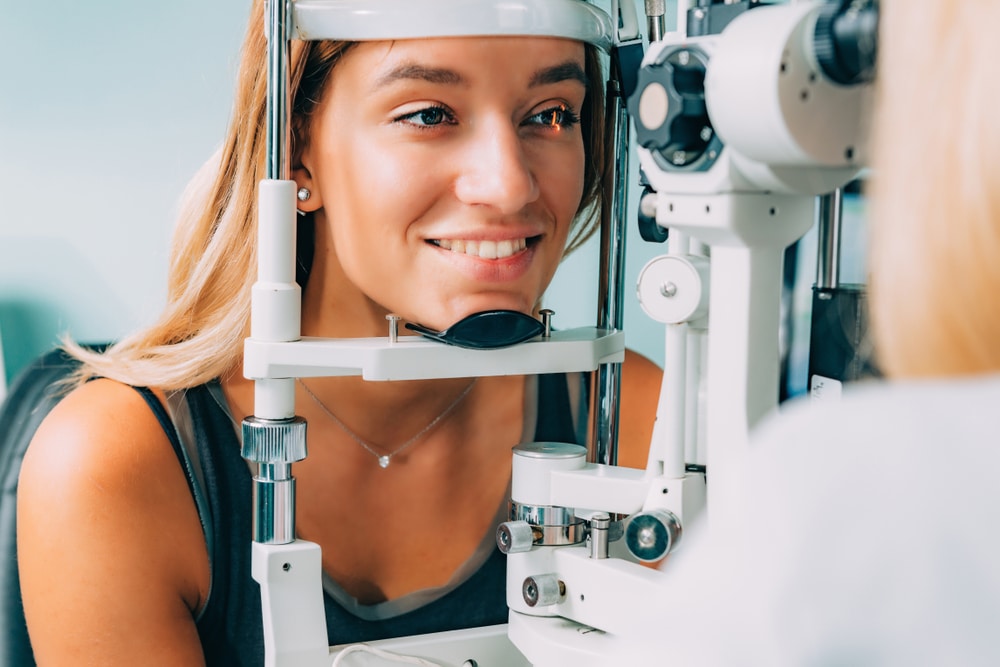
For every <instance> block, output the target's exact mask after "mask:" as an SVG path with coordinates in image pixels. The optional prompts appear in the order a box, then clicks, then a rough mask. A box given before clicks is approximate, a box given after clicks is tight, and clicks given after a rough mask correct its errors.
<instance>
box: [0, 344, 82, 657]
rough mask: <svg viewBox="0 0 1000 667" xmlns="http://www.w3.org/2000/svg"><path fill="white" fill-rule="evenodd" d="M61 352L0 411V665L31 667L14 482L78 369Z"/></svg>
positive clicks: (35, 370) (23, 376)
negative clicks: (20, 578) (65, 382)
mask: <svg viewBox="0 0 1000 667" xmlns="http://www.w3.org/2000/svg"><path fill="white" fill-rule="evenodd" d="M78 363H79V362H77V361H76V360H75V359H72V358H71V357H69V356H67V355H66V354H65V353H64V352H63V351H62V350H53V351H51V352H49V353H47V354H45V355H44V356H42V357H40V358H39V359H36V360H35V361H34V362H33V363H32V364H31V365H30V366H28V367H27V368H26V369H24V370H23V371H22V372H21V373H20V375H18V377H17V379H15V380H14V382H13V384H12V385H11V387H10V392H9V393H8V394H7V398H6V400H5V401H4V402H3V404H2V405H0V479H2V482H3V487H2V495H0V665H6V666H8V667H22V666H24V665H29V666H33V665H34V664H35V659H34V656H33V654H32V651H31V644H30V643H29V641H28V629H27V626H26V625H25V622H24V610H23V608H22V607H21V585H20V582H19V581H18V576H17V541H16V535H17V524H16V520H17V478H18V474H19V473H20V470H21V461H22V460H23V459H24V452H25V450H27V448H28V443H30V442H31V438H32V437H33V436H34V434H35V430H36V429H37V428H38V425H39V424H40V423H41V422H42V420H43V419H44V418H45V416H46V415H47V414H48V413H49V411H50V410H52V408H53V407H54V406H55V405H56V403H58V402H59V399H60V398H61V397H62V396H63V392H62V391H60V385H59V383H60V381H61V380H63V379H64V378H66V377H67V376H68V375H69V374H70V373H71V372H72V371H73V370H74V369H75V368H76V367H77V365H78Z"/></svg>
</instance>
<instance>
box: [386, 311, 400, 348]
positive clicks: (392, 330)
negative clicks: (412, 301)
mask: <svg viewBox="0 0 1000 667" xmlns="http://www.w3.org/2000/svg"><path fill="white" fill-rule="evenodd" d="M385 319H387V320H389V342H390V343H395V342H396V341H397V340H399V320H400V319H401V318H400V317H399V315H386V316H385Z"/></svg>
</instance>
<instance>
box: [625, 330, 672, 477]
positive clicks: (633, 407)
mask: <svg viewBox="0 0 1000 667" xmlns="http://www.w3.org/2000/svg"><path fill="white" fill-rule="evenodd" d="M662 381H663V370H662V369H661V368H660V367H659V366H657V365H656V364H655V363H653V362H652V361H651V360H650V359H648V358H647V357H644V356H643V355H641V354H639V353H638V352H635V351H633V350H626V351H625V363H624V364H622V388H621V405H620V408H619V415H620V419H619V428H618V441H619V446H618V463H619V464H620V465H623V466H629V467H631V468H645V467H646V458H647V456H648V453H649V441H650V438H651V437H652V435H653V421H654V420H655V419H656V404H657V401H658V400H659V397H660V385H661V383H662Z"/></svg>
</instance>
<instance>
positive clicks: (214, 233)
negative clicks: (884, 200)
mask: <svg viewBox="0 0 1000 667" xmlns="http://www.w3.org/2000/svg"><path fill="white" fill-rule="evenodd" d="M262 4H263V3H262V2H256V3H255V5H254V9H253V14H252V17H251V21H250V25H249V31H248V34H247V38H246V42H245V46H244V52H243V60H242V66H241V73H240V81H239V87H238V90H237V95H236V105H235V112H234V115H233V119H232V124H231V127H230V130H229V135H228V137H227V140H226V142H225V144H224V146H223V148H222V150H221V151H220V154H219V155H218V156H217V157H216V158H215V159H213V160H212V161H211V162H210V163H209V164H208V165H206V167H205V168H204V169H203V170H202V172H201V173H200V174H199V175H198V176H197V177H196V178H195V180H194V181H193V184H192V186H191V189H190V191H189V194H188V199H187V204H186V207H185V210H184V213H183V214H182V216H181V219H180V222H179V224H178V227H177V231H176V234H175V244H174V249H173V254H172V262H171V273H170V281H169V299H168V304H167V307H166V308H165V310H164V312H163V313H162V315H161V316H160V318H159V319H158V320H157V321H156V322H155V323H154V324H153V325H151V326H150V327H148V328H146V329H144V330H141V331H139V332H137V333H136V334H134V335H132V336H130V337H128V338H125V339H123V340H122V341H121V342H119V343H118V344H117V345H115V346H113V347H111V348H110V349H109V350H108V351H106V352H105V353H104V354H100V355H98V354H93V353H89V352H86V351H84V350H82V349H79V348H76V347H74V346H72V345H70V346H69V348H70V349H71V351H72V352H73V354H75V355H76V356H77V357H78V358H79V359H80V360H81V361H82V362H83V365H82V367H81V371H80V373H79V377H78V379H79V381H80V382H79V385H78V386H77V387H76V388H75V389H74V390H73V391H72V392H71V393H70V394H69V395H68V396H67V397H66V398H65V399H64V400H63V401H62V402H61V403H60V404H59V405H58V406H57V407H56V408H55V409H54V410H53V412H52V413H51V414H50V416H49V417H48V418H47V419H46V421H45V422H44V423H43V424H42V426H41V428H40V429H39V431H38V433H37V435H36V437H35V439H34V441H33V443H32V445H31V447H30V449H29V452H28V454H27V456H26V459H25V463H24V468H23V472H22V476H21V482H20V484H21V486H20V491H19V504H18V509H19V516H18V529H19V534H18V550H19V563H20V566H21V580H22V589H23V596H24V604H25V611H26V615H27V620H28V626H29V631H30V634H31V639H32V643H33V645H34V648H35V651H36V653H37V656H38V658H39V661H40V662H53V663H59V662H63V661H66V660H68V659H69V656H73V659H75V660H77V661H80V660H82V661H83V662H86V663H95V664H106V665H113V664H128V665H133V664H149V662H150V660H149V656H157V658H159V659H161V660H162V661H163V662H165V663H171V664H198V663H201V662H207V663H209V664H225V665H243V664H259V662H260V661H261V655H262V650H263V649H262V646H263V637H262V630H261V628H262V623H261V611H260V600H259V590H258V587H257V585H256V583H255V582H254V581H253V580H252V578H251V576H250V549H249V548H248V547H249V544H250V541H251V506H250V496H251V475H250V472H249V470H248V467H247V465H246V463H245V461H243V459H242V458H241V457H240V443H239V439H238V434H237V432H236V429H235V428H234V424H235V423H237V422H238V421H239V419H240V418H242V417H243V416H244V415H247V414H250V413H251V412H252V406H253V392H254V387H253V383H252V382H251V381H249V380H246V379H245V378H244V377H243V374H242V368H241V358H242V341H243V339H244V338H245V337H246V336H247V333H248V328H249V313H250V285H251V284H252V283H253V276H254V274H255V271H256V250H255V248H254V247H253V246H252V244H249V243H248V242H247V239H251V238H255V232H256V213H255V210H254V193H255V189H256V185H257V183H258V182H259V180H261V178H262V177H263V169H264V159H263V158H264V152H265V146H264V143H265V142H264V134H265V133H264V127H265V94H264V90H265V80H264V74H263V71H264V69H265V68H264V67H263V62H264V58H265V40H264V36H263V35H264V31H263V26H262V23H263V18H262V15H263V11H262ZM292 98H293V101H292V110H293V111H292V116H293V117H292V133H293V137H292V139H293V146H294V149H293V151H292V176H293V178H294V180H295V181H296V183H297V186H298V188H299V196H298V206H299V211H300V213H301V215H300V223H301V229H300V241H301V244H300V246H301V247H300V248H299V265H300V267H299V268H300V276H299V282H300V283H301V284H302V285H303V293H302V333H303V334H304V335H312V336H323V337H355V336H379V335H383V334H384V330H385V317H386V315H387V314H389V313H394V314H398V315H400V316H401V317H402V318H403V319H404V320H405V321H408V322H412V323H416V324H420V325H424V326H427V327H430V328H434V329H445V328H447V327H448V326H450V325H451V324H453V323H454V322H456V321H459V320H461V319H462V318H464V317H466V316H468V315H470V314H473V313H476V312H480V311H484V310H492V309H507V310H514V311H519V312H521V313H524V314H526V315H531V314H534V313H536V311H537V309H538V307H539V303H540V299H541V298H542V295H543V294H544V292H545V289H546V288H547V286H548V285H549V282H550V281H551V279H552V276H553V273H554V272H555V270H556V268H557V266H558V265H559V262H560V260H561V259H562V257H563V256H564V255H565V253H566V252H567V247H571V246H573V245H574V244H576V243H578V242H579V241H580V240H582V239H584V238H586V236H587V235H588V234H589V233H590V232H591V231H592V230H593V228H594V225H595V223H596V214H597V212H598V211H599V210H600V208H601V207H600V194H601V185H602V184H601V176H602V174H603V173H604V164H603V163H604V157H605V151H604V148H603V146H602V136H603V121H602V112H603V79H602V75H601V72H600V67H599V60H598V57H597V54H596V52H595V50H594V48H593V47H592V46H590V45H585V44H582V43H580V42H575V41H571V40H566V39H556V38H548V37H504V38H501V37H491V38H483V37H478V38H449V39H422V40H397V41H394V42H363V43H345V42H306V43H294V45H293V74H292ZM95 377H98V378H99V379H93V378H95ZM88 379H93V381H90V382H85V381H84V380H88ZM659 383H660V373H659V369H657V368H656V367H655V366H654V365H653V364H651V363H650V362H648V361H646V360H645V359H643V358H641V357H639V356H637V355H633V354H629V355H628V356H627V361H626V363H625V366H624V379H623V385H624V388H623V399H622V413H623V414H622V420H621V421H622V427H621V439H622V455H621V458H622V459H623V460H624V461H634V462H635V461H641V460H644V456H645V449H646V447H647V444H648V441H649V435H650V434H649V432H648V427H649V426H650V425H651V424H652V421H653V414H654V412H655V401H656V397H657V393H658V389H659ZM147 388H148V389H147ZM299 390H300V392H301V393H300V394H299V395H298V396H297V401H296V413H297V414H299V415H301V416H302V417H304V418H305V419H306V420H307V421H308V422H309V441H310V456H309V457H308V458H307V459H306V460H305V461H303V462H302V463H299V464H296V467H295V475H296V478H297V480H298V487H297V489H298V490H297V496H298V502H297V526H298V529H299V535H300V536H301V537H302V538H304V539H308V540H310V541H313V542H316V543H318V544H320V545H321V546H322V547H323V551H322V553H323V573H324V589H325V604H326V614H327V624H328V635H329V639H330V642H331V643H338V644H339V643H346V642H354V641H363V640H368V639H375V638H381V637H391V636H399V635H408V634H420V633H426V632H433V631H438V630H446V629H456V628H462V627H470V626H475V625H486V624H493V623H501V622H503V621H504V620H505V619H506V615H507V612H506V605H505V601H504V575H505V566H504V557H503V555H502V554H500V553H499V552H498V551H497V550H496V549H495V547H494V545H493V533H494V528H495V526H496V524H497V522H498V519H502V518H505V517H504V515H505V513H506V499H507V495H508V485H509V482H510V465H511V461H510V458H511V455H510V450H511V447H513V446H514V445H516V444H517V443H519V442H523V441H528V440H548V441H552V440H555V441H568V442H579V441H580V439H581V438H582V437H583V436H584V431H585V428H584V426H583V425H584V424H586V414H585V412H586V408H585V405H586V400H585V393H586V386H585V382H584V378H583V377H582V376H579V375H568V376H567V375H555V376H541V377H492V378H480V379H478V380H475V379H469V378H458V379H445V380H433V381H408V382H391V383H369V382H365V381H363V380H361V379H360V378H356V377H332V378H320V379H310V380H308V381H305V382H302V383H300V386H299ZM390 461H391V465H389V462H390ZM417 518H419V520H416V519H417ZM428 526H434V527H437V528H435V529H428ZM442 530H447V534H448V539H446V540H442V539H440V534H441V532H442ZM164 536H169V540H168V539H164ZM66 544H71V545H72V546H73V548H72V550H67V549H65V548H64V545H66ZM53 571H57V572H60V573H61V576H60V581H59V584H58V586H54V585H53V580H52V577H51V573H52V572H53ZM70 619H72V620H71V621H70ZM117 628H122V631H120V632H119V631H118V630H116V629H117ZM125 628H127V631H125V630H124V629H125ZM140 656H141V657H140Z"/></svg>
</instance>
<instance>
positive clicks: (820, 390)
mask: <svg viewBox="0 0 1000 667" xmlns="http://www.w3.org/2000/svg"><path fill="white" fill-rule="evenodd" d="M843 387H844V385H843V383H842V382H841V381H840V380H834V379H833V378H827V377H823V376H822V375H813V376H812V381H811V382H810V383H809V397H810V398H811V399H812V400H813V401H835V400H838V399H839V398H840V394H841V391H842V390H843Z"/></svg>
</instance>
